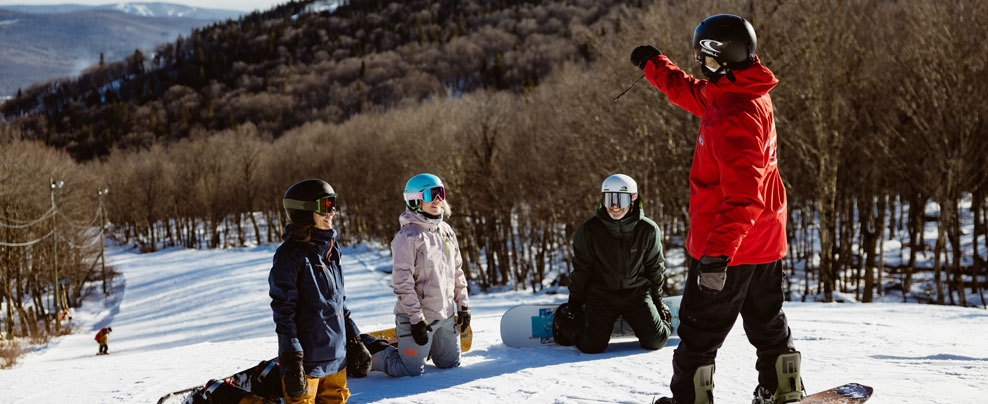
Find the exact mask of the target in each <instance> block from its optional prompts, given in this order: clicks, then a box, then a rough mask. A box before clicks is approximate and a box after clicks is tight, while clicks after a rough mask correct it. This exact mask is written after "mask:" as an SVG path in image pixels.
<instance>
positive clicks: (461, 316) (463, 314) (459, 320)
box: [456, 307, 470, 332]
mask: <svg viewBox="0 0 988 404" xmlns="http://www.w3.org/2000/svg"><path fill="white" fill-rule="evenodd" d="M456 324H457V325H459V326H460V332H466V330H467V327H469V326H470V308H469V307H463V308H461V309H460V311H458V312H456Z"/></svg>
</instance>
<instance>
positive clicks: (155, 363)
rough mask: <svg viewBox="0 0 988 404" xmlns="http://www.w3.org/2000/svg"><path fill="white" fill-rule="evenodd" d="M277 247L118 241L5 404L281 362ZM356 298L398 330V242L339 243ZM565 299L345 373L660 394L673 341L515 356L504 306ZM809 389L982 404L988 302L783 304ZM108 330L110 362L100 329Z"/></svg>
mask: <svg viewBox="0 0 988 404" xmlns="http://www.w3.org/2000/svg"><path fill="white" fill-rule="evenodd" d="M275 248H276V246H272V245H268V246H260V247H254V248H248V249H238V250H224V251H216V250H213V251H195V250H180V249H172V250H167V251H162V252H158V253H154V254H144V255H140V254H136V253H135V252H134V251H132V250H128V249H124V248H119V247H117V248H112V249H110V250H109V254H110V255H109V257H110V259H111V262H110V263H111V264H112V265H113V266H114V267H115V268H116V269H117V270H118V271H120V272H121V273H122V277H120V278H118V281H117V285H118V286H119V288H118V290H117V293H116V294H114V295H113V296H112V297H111V298H110V299H108V300H106V301H104V299H103V298H102V295H100V294H98V293H97V296H94V297H93V298H92V299H90V300H89V301H87V302H86V303H85V305H84V307H82V308H81V309H79V310H77V311H76V312H75V313H74V314H75V318H74V320H73V322H74V326H75V327H77V333H76V334H74V335H70V336H66V337H62V338H59V339H57V340H54V341H52V342H51V343H49V344H48V345H47V346H45V347H42V348H41V349H38V350H37V351H35V352H32V353H30V354H28V355H27V356H26V357H24V358H22V361H21V363H20V364H19V365H17V366H16V367H14V368H13V369H10V370H0V403H68V402H72V403H153V402H155V401H156V400H157V399H158V397H160V396H161V395H163V394H164V393H166V392H169V391H173V390H178V389H181V388H185V387H188V386H191V385H194V384H198V383H202V382H205V381H206V380H207V379H210V378H218V377H223V376H227V375H229V374H231V373H233V372H235V371H237V370H239V369H242V368H246V367H249V366H253V365H255V364H256V363H257V362H259V361H261V360H263V359H269V358H272V357H274V356H276V354H277V352H276V350H277V344H276V339H275V335H274V323H273V321H272V319H271V311H270V308H269V306H268V304H269V302H270V299H269V298H268V296H267V272H268V270H269V268H270V264H271V257H272V254H273V252H274V249H275ZM344 253H345V255H344V261H343V262H344V271H345V276H346V287H347V292H348V300H347V301H348V303H349V307H350V309H351V310H352V311H353V313H354V315H355V319H356V321H357V323H358V325H359V326H360V327H361V328H362V329H364V330H373V329H378V328H387V327H391V326H393V316H392V314H391V312H392V307H393V304H394V301H393V300H394V297H393V295H392V293H391V290H390V287H389V282H390V275H388V274H386V273H385V272H384V271H383V270H384V269H387V268H388V267H389V266H390V263H391V261H390V257H389V255H388V253H387V250H381V249H380V248H372V247H368V246H366V245H360V246H356V247H351V248H346V249H345V250H344ZM565 300H566V295H565V293H563V294H558V295H549V294H537V295H536V294H532V293H530V292H500V293H492V294H482V295H474V296H472V297H471V302H472V306H473V307H472V310H473V312H474V320H473V324H474V325H473V329H474V332H475V335H474V342H473V349H472V350H471V351H470V352H468V353H466V354H464V356H463V358H462V366H460V367H459V368H455V369H447V370H440V369H437V368H435V367H432V366H428V367H427V368H426V373H425V375H423V376H421V377H414V378H403V379H392V378H389V377H387V376H385V375H383V374H380V373H372V374H371V376H369V377H367V378H365V379H350V381H349V387H350V391H351V393H352V394H353V395H352V397H351V400H350V402H351V403H448V402H463V403H490V402H512V403H649V402H651V400H652V399H653V398H654V397H657V396H659V395H661V394H666V393H667V392H668V385H669V378H670V377H671V375H672V370H671V360H672V353H673V349H675V344H676V343H677V342H678V340H676V339H673V340H672V341H670V344H669V345H668V346H667V347H666V348H664V349H661V350H659V351H654V352H646V351H643V350H641V349H640V348H639V347H638V345H637V343H636V342H634V341H616V342H612V343H611V345H610V347H608V349H607V350H606V351H605V352H604V353H603V354H599V355H586V354H581V353H580V352H579V351H577V350H576V349H574V348H572V347H540V348H530V349H515V348H509V347H506V346H505V345H504V344H502V343H501V341H500V336H499V333H498V325H499V319H500V314H501V313H503V312H504V311H505V310H506V309H507V308H508V307H510V306H513V305H515V304H519V303H525V302H528V303H531V302H539V303H542V302H563V301H565ZM785 309H786V313H787V314H788V316H789V320H790V325H791V327H792V330H793V335H794V337H795V339H796V346H797V348H798V349H800V350H801V351H802V353H803V358H804V362H803V378H804V382H805V384H806V386H807V387H808V389H809V390H813V391H815V390H822V389H824V388H827V387H831V386H834V385H838V384H842V383H846V382H852V381H853V382H859V383H863V384H867V385H871V386H873V387H874V388H875V396H874V397H873V398H872V400H871V401H869V403H875V404H882V403H887V404H930V403H943V404H975V403H985V402H986V397H988V382H986V380H988V379H986V377H985V375H986V374H988V343H986V342H985V341H986V340H985V337H984V336H985V335H988V311H985V310H981V309H970V308H959V307H938V306H926V305H917V304H894V303H876V304H867V305H864V304H821V303H787V304H786V307H785ZM104 326H112V327H113V333H112V334H110V338H109V346H110V352H111V355H108V356H100V357H97V356H95V353H96V350H97V344H96V342H95V341H93V335H94V334H95V332H96V330H98V329H99V328H100V327H104ZM754 360H755V353H754V349H753V348H751V347H750V346H749V345H748V343H747V340H746V338H745V334H744V330H743V329H742V328H741V326H740V323H738V325H737V326H736V327H735V329H734V331H733V332H732V333H731V335H730V336H729V337H728V340H727V342H726V343H725V345H724V348H723V349H722V350H721V351H720V353H719V355H718V362H717V373H716V376H715V379H714V380H715V383H716V385H717V387H716V394H717V398H718V402H723V403H746V402H750V394H751V391H752V390H753V389H754V386H755V379H756V375H755V371H754Z"/></svg>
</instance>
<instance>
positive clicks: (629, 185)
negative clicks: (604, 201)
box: [600, 174, 638, 194]
mask: <svg viewBox="0 0 988 404" xmlns="http://www.w3.org/2000/svg"><path fill="white" fill-rule="evenodd" d="M600 192H620V193H628V194H637V193H638V183H636V182H635V180H634V179H632V178H631V177H629V176H627V175H624V174H614V175H612V176H610V177H607V179H605V180H604V183H603V184H600Z"/></svg>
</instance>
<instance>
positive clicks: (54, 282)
mask: <svg viewBox="0 0 988 404" xmlns="http://www.w3.org/2000/svg"><path fill="white" fill-rule="evenodd" d="M48 184H49V185H50V189H49V192H48V194H49V195H50V196H51V209H52V214H51V231H52V238H51V258H52V263H53V265H52V267H53V268H52V278H51V286H52V300H53V303H52V306H54V310H53V312H54V313H58V312H59V311H61V308H60V305H59V300H60V299H59V294H58V233H57V229H56V227H55V187H58V188H61V187H62V185H64V184H65V183H64V182H62V181H55V179H54V178H52V177H48ZM61 329H62V322H61V321H59V318H58V316H57V315H56V316H55V332H56V333H57V332H59V331H61Z"/></svg>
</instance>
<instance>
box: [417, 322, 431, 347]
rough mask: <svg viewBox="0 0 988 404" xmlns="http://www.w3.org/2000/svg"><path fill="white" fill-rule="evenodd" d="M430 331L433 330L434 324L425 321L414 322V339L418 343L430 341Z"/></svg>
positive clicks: (423, 343)
mask: <svg viewBox="0 0 988 404" xmlns="http://www.w3.org/2000/svg"><path fill="white" fill-rule="evenodd" d="M429 331H432V326H430V325H429V324H428V323H426V322H425V321H419V322H417V323H415V324H412V339H414V340H415V343H416V344H419V345H425V344H427V343H429Z"/></svg>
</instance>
